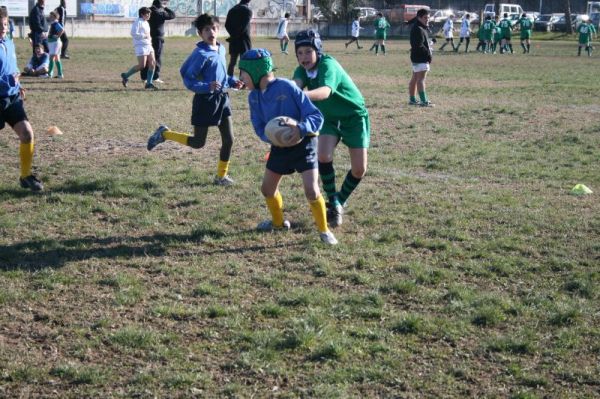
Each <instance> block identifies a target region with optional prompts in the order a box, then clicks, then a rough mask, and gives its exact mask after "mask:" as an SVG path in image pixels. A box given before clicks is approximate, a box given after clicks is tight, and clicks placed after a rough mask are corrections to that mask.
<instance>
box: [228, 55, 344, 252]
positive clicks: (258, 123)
mask: <svg viewBox="0 0 600 399" xmlns="http://www.w3.org/2000/svg"><path fill="white" fill-rule="evenodd" d="M239 68H240V71H241V73H240V79H241V80H242V81H243V82H244V84H245V86H246V87H247V88H248V89H250V90H252V91H251V92H250V94H249V95H248V103H249V105H250V119H251V121H252V126H253V127H254V131H255V132H256V135H257V136H258V137H259V138H260V139H261V140H262V141H265V142H267V143H269V139H268V138H267V137H266V135H265V126H266V125H267V123H268V122H269V121H270V120H271V119H273V118H275V117H277V116H288V117H290V118H293V119H294V120H296V121H297V124H293V125H289V126H291V127H292V129H293V131H294V138H295V139H296V140H297V139H301V140H302V141H300V143H298V144H296V145H293V146H290V147H277V146H274V145H272V146H271V152H270V155H269V159H268V160H267V165H266V169H265V174H264V177H263V181H262V187H261V191H262V194H263V195H264V197H265V201H266V203H267V207H268V208H269V211H270V213H271V220H266V221H263V222H261V223H259V224H258V226H257V229H258V230H261V231H271V230H273V229H289V228H290V222H289V221H287V220H284V218H283V198H282V196H281V193H280V191H279V183H280V181H281V178H282V177H283V175H289V174H292V173H294V172H298V173H300V174H302V183H303V185H304V194H305V195H306V199H307V200H308V203H309V204H310V210H311V212H312V215H313V218H314V220H315V224H316V225H317V229H318V230H319V237H320V238H321V241H323V242H324V243H326V244H331V245H335V244H337V240H336V238H335V236H334V235H333V233H331V231H329V228H328V227H327V213H326V210H325V200H324V199H323V197H322V196H321V192H320V191H319V176H318V162H317V142H318V141H317V136H318V134H319V130H320V129H321V126H322V125H323V115H322V114H321V112H320V111H319V110H318V109H317V108H316V107H315V106H314V105H313V103H311V102H310V100H309V99H308V97H307V96H306V95H305V94H304V92H303V91H302V90H300V89H299V88H298V87H297V86H296V85H295V84H294V83H293V82H291V81H289V80H286V79H277V78H275V75H274V74H273V69H274V67H273V61H272V58H271V53H269V51H268V50H265V49H250V50H248V51H247V52H245V53H244V54H243V55H242V58H241V60H240V64H239Z"/></svg>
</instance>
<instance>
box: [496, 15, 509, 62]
mask: <svg viewBox="0 0 600 399" xmlns="http://www.w3.org/2000/svg"><path fill="white" fill-rule="evenodd" d="M498 26H499V27H500V37H501V40H502V43H500V54H503V53H504V52H505V51H506V46H507V45H508V48H509V49H510V53H511V54H512V53H513V48H512V43H511V42H510V37H511V35H512V28H513V26H512V22H510V19H508V13H507V12H505V13H504V18H502V19H501V20H500V22H499V23H498Z"/></svg>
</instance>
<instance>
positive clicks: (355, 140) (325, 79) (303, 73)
mask: <svg viewBox="0 0 600 399" xmlns="http://www.w3.org/2000/svg"><path fill="white" fill-rule="evenodd" d="M294 45H295V47H296V58H297V59H298V64H299V66H298V67H297V68H296V70H295V71H294V81H295V82H296V84H297V85H298V87H300V88H301V89H306V95H307V97H308V98H309V99H310V100H311V101H312V102H313V103H314V104H315V106H316V107H317V108H319V110H320V111H321V113H322V114H323V117H324V119H325V121H324V124H323V127H322V128H321V132H320V135H319V145H318V157H319V175H320V176H321V181H322V183H323V189H324V191H325V193H326V194H327V197H328V199H329V203H328V208H329V209H328V212H327V219H328V223H329V226H331V227H336V226H339V225H340V224H342V214H343V213H344V208H343V206H344V205H345V203H346V201H347V200H348V197H349V196H350V194H351V193H352V192H353V191H354V189H355V188H356V187H357V186H358V184H359V183H360V182H361V179H362V178H363V176H364V175H365V173H366V171H367V149H368V148H369V142H370V138H371V127H370V122H369V112H368V111H367V108H366V106H365V100H364V98H363V96H362V94H361V93H360V91H359V90H358V88H357V87H356V85H355V84H354V82H353V81H352V78H351V77H350V76H349V75H348V74H347V73H346V71H345V70H344V68H342V66H341V65H340V64H339V63H338V62H337V61H336V60H335V58H333V57H331V56H330V55H327V54H324V53H323V47H322V44H321V38H320V36H319V33H318V32H316V31H315V30H313V29H308V30H305V31H301V32H298V34H297V35H296V39H295V41H294ZM340 140H341V141H342V143H344V144H345V145H346V146H347V147H348V149H349V152H350V170H349V171H348V173H347V174H346V178H345V179H344V182H343V183H342V186H341V189H340V191H336V185H335V169H334V168H333V152H334V150H335V149H336V147H337V145H338V144H339V142H340Z"/></svg>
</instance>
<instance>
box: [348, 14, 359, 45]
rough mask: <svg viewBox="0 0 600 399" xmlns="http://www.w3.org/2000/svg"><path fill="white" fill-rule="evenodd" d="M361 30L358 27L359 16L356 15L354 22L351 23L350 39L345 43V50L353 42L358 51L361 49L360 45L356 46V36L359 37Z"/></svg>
mask: <svg viewBox="0 0 600 399" xmlns="http://www.w3.org/2000/svg"><path fill="white" fill-rule="evenodd" d="M361 29H362V28H361V27H360V16H358V15H356V16H355V17H354V21H352V38H350V41H349V42H348V43H346V48H348V45H349V44H350V43H353V42H356V48H357V49H359V50H360V49H361V48H362V47H361V46H360V44H358V36H359V35H360V30H361Z"/></svg>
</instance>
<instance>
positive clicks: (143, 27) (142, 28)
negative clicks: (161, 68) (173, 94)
mask: <svg viewBox="0 0 600 399" xmlns="http://www.w3.org/2000/svg"><path fill="white" fill-rule="evenodd" d="M150 13H151V11H150V9H149V8H148V7H142V8H140V9H139V11H138V15H139V18H138V19H136V20H135V21H134V22H133V24H132V25H131V37H132V38H133V48H134V50H135V56H136V57H137V59H138V63H137V64H136V65H134V66H132V67H131V68H129V70H128V71H127V72H123V73H122V74H121V83H123V86H124V87H127V82H128V81H129V77H130V76H131V75H133V74H134V73H136V72H138V71H140V70H142V69H144V67H146V66H147V67H148V73H147V74H146V86H144V87H145V88H146V89H149V90H158V88H157V87H156V86H154V84H153V83H152V79H153V78H154V66H155V60H154V48H153V47H152V39H151V37H150V24H148V20H149V19H150Z"/></svg>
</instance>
